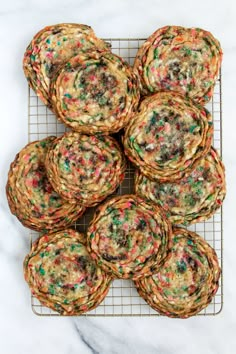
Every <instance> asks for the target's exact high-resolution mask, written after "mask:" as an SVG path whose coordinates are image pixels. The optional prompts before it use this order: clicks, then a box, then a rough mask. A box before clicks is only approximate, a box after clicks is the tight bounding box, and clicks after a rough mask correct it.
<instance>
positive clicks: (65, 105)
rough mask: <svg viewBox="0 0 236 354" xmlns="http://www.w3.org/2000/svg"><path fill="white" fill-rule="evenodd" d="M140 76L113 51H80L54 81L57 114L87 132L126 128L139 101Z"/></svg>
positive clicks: (113, 130) (67, 123)
mask: <svg viewBox="0 0 236 354" xmlns="http://www.w3.org/2000/svg"><path fill="white" fill-rule="evenodd" d="M138 86H139V85H138V79H137V77H136V75H135V74H134V73H133V70H132V68H131V67H130V66H129V65H128V64H127V63H126V62H125V61H124V60H123V59H122V58H120V57H118V56H117V55H115V54H113V53H110V52H103V53H99V52H90V53H85V54H83V55H82V54H80V55H78V56H75V57H73V58H71V59H70V61H69V62H68V63H67V64H66V65H65V66H64V67H63V68H62V69H61V70H60V71H58V73H57V75H55V77H54V79H53V80H52V82H51V88H50V92H51V96H52V103H53V107H54V110H55V112H56V113H57V115H58V117H59V118H60V119H61V120H62V121H63V122H64V123H65V124H66V125H68V126H69V127H71V128H72V129H73V130H76V131H79V132H83V133H85V134H95V133H103V134H109V133H114V132H117V131H118V130H120V129H121V128H123V127H124V126H125V125H126V124H127V123H128V121H129V119H130V116H132V114H133V111H134V110H135V108H136V107H137V104H138V101H139V87H138Z"/></svg>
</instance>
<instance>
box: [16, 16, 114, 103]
mask: <svg viewBox="0 0 236 354" xmlns="http://www.w3.org/2000/svg"><path fill="white" fill-rule="evenodd" d="M89 50H101V51H103V50H110V47H109V45H108V44H107V43H106V42H104V41H103V40H101V39H99V38H97V37H96V35H95V33H94V31H93V29H92V28H91V27H90V26H87V25H82V24H76V23H61V24H56V25H52V26H47V27H45V28H43V29H42V30H41V31H39V32H38V33H37V34H36V35H35V36H34V38H33V39H32V41H31V42H30V44H29V45H28V47H27V48H26V52H25V54H24V59H23V69H24V73H25V76H26V78H27V80H28V82H29V84H30V86H31V88H32V89H33V90H34V91H35V92H36V94H37V95H38V96H39V97H40V98H41V100H42V101H43V102H44V103H45V104H46V105H47V106H49V107H51V102H50V94H49V87H50V81H51V79H52V77H53V75H54V74H55V72H56V71H57V70H58V69H59V67H60V66H61V65H62V64H64V63H66V62H67V61H68V60H69V59H70V58H71V57H73V56H75V55H77V54H79V53H84V52H87V51H89Z"/></svg>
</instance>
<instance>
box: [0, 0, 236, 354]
mask: <svg viewBox="0 0 236 354" xmlns="http://www.w3.org/2000/svg"><path fill="white" fill-rule="evenodd" d="M235 16H236V3H234V1H233V0H231V1H230V0H224V1H218V0H216V1H213V0H198V1H189V0H188V1H187V0H179V1H171V0H165V1H159V0H157V1H155V0H145V1H143V0H134V1H133V0H120V1H118V0H117V1H111V0H110V1H108V0H100V1H99V0H97V1H96V0H90V1H88V0H87V1H85V0H68V1H61V0H50V1H48V0H41V1H36V0H21V1H20V0H19V1H17V0H8V1H6V2H2V1H1V3H0V43H1V56H0V70H1V84H0V107H1V110H0V114H1V118H0V119H1V129H0V174H1V177H0V188H1V189H0V280H1V282H0V284H1V291H0V337H1V341H0V348H1V349H0V352H1V353H2V354H15V353H16V354H23V353H24V354H41V353H45V354H48V353H50V354H54V353H55V354H56V353H57V354H67V353H68V354H69V353H70V354H76V353H80V354H90V353H96V354H97V353H99V354H120V353H122V354H141V353H145V354H154V353H158V354H180V353H181V354H188V353H191V354H195V353H203V354H218V353H219V354H233V353H235V347H236V336H235V333H236V306H235V304H236V296H235V295H236V285H235V283H234V279H235V276H234V275H235V271H236V261H235V249H236V223H235V215H236V206H235V200H236V199H235V196H236V155H235V150H236V138H235V130H236V118H235V106H234V105H235V100H236V94H235V87H236V70H235V62H236V44H235V31H236V25H235ZM60 22H80V23H86V24H90V25H91V26H92V27H93V28H94V30H95V31H96V33H97V35H98V36H101V37H124V36H125V37H138V36H140V37H146V36H147V35H149V34H151V33H152V32H153V31H154V30H155V29H156V28H158V27H161V26H163V25H166V24H176V25H183V26H198V27H203V28H205V29H208V30H210V31H212V32H213V34H214V35H215V36H216V37H217V38H218V39H219V40H220V41H221V44H222V47H223V50H224V61H223V138H224V143H223V158H224V162H225V165H226V169H227V187H228V195H227V198H226V200H225V204H224V294H225V296H224V302H225V303H224V308H223V312H222V313H221V314H220V315H218V316H215V317H196V318H191V319H189V320H173V319H167V318H130V317H128V318H89V319H86V318H41V317H37V316H35V315H34V314H33V313H32V311H31V307H30V296H29V290H28V287H27V285H26V284H25V282H24V280H23V272H22V261H23V258H24V256H25V254H26V253H27V251H28V246H29V244H28V231H27V230H26V229H25V228H23V227H22V226H21V225H20V223H19V222H18V221H17V220H16V218H15V217H13V216H12V215H11V214H10V212H9V209H8V206H7V201H6V197H5V184H6V178H7V171H8V168H9V164H10V162H11V161H12V160H13V158H14V156H15V154H16V152H17V151H18V150H19V149H20V148H21V147H22V146H24V145H25V144H26V143H27V139H28V137H27V83H26V80H25V78H24V75H23V71H22V67H21V62H22V56H23V53H24V50H25V47H26V45H27V44H28V42H29V41H30V39H31V38H32V36H33V35H34V34H35V33H36V32H37V31H38V30H39V29H41V28H42V27H44V26H45V25H48V24H53V23H60Z"/></svg>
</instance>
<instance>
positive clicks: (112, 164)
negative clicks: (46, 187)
mask: <svg viewBox="0 0 236 354" xmlns="http://www.w3.org/2000/svg"><path fill="white" fill-rule="evenodd" d="M46 167H47V174H48V177H49V180H50V182H51V184H52V186H53V187H54V189H55V190H56V191H57V192H58V193H59V194H60V195H61V196H62V197H63V198H65V199H68V200H71V199H74V200H77V201H78V203H79V204H81V205H84V206H93V205H96V204H98V203H99V202H101V201H102V200H103V199H105V198H106V197H107V196H108V195H109V194H112V193H113V192H114V191H115V190H116V188H118V186H119V184H120V183H121V182H122V181H123V179H124V173H125V168H126V161H125V157H124V154H123V153H122V151H121V149H120V147H119V145H118V143H117V142H116V140H115V139H114V138H112V137H109V136H91V135H85V134H79V133H77V132H68V133H65V134H64V135H63V136H62V137H60V138H57V139H56V140H55V141H54V142H53V145H52V148H51V149H50V150H49V151H48V154H47V157H46Z"/></svg>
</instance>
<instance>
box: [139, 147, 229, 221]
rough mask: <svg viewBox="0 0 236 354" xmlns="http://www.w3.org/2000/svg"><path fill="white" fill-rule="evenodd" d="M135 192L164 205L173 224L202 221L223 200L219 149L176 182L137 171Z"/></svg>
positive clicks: (224, 190) (223, 176)
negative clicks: (159, 179) (150, 177)
mask: <svg viewBox="0 0 236 354" xmlns="http://www.w3.org/2000/svg"><path fill="white" fill-rule="evenodd" d="M135 192H136V193H137V195H139V196H140V197H141V198H144V199H147V200H149V201H150V202H153V203H155V204H157V205H159V206H161V207H162V208H163V209H164V210H165V212H166V215H167V217H168V218H169V220H170V221H171V222H172V223H174V224H184V225H187V224H191V223H196V222H202V221H204V220H207V219H209V218H210V217H211V216H212V215H213V214H214V213H215V212H216V211H217V210H218V209H219V208H220V207H221V205H222V203H223V200H224V198H225V194H226V183H225V168H224V165H223V163H222V161H221V158H220V156H219V154H218V152H217V151H216V150H215V149H214V148H211V150H210V151H209V152H208V153H207V154H206V155H205V156H204V157H203V158H202V159H200V160H199V161H198V163H197V164H196V165H195V167H194V169H193V170H192V172H191V173H190V174H189V175H187V176H184V177H183V178H182V179H180V180H178V181H176V182H164V183H161V182H154V181H151V180H150V179H148V178H147V177H145V176H144V175H142V174H141V173H140V172H138V171H137V172H136V175H135Z"/></svg>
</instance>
